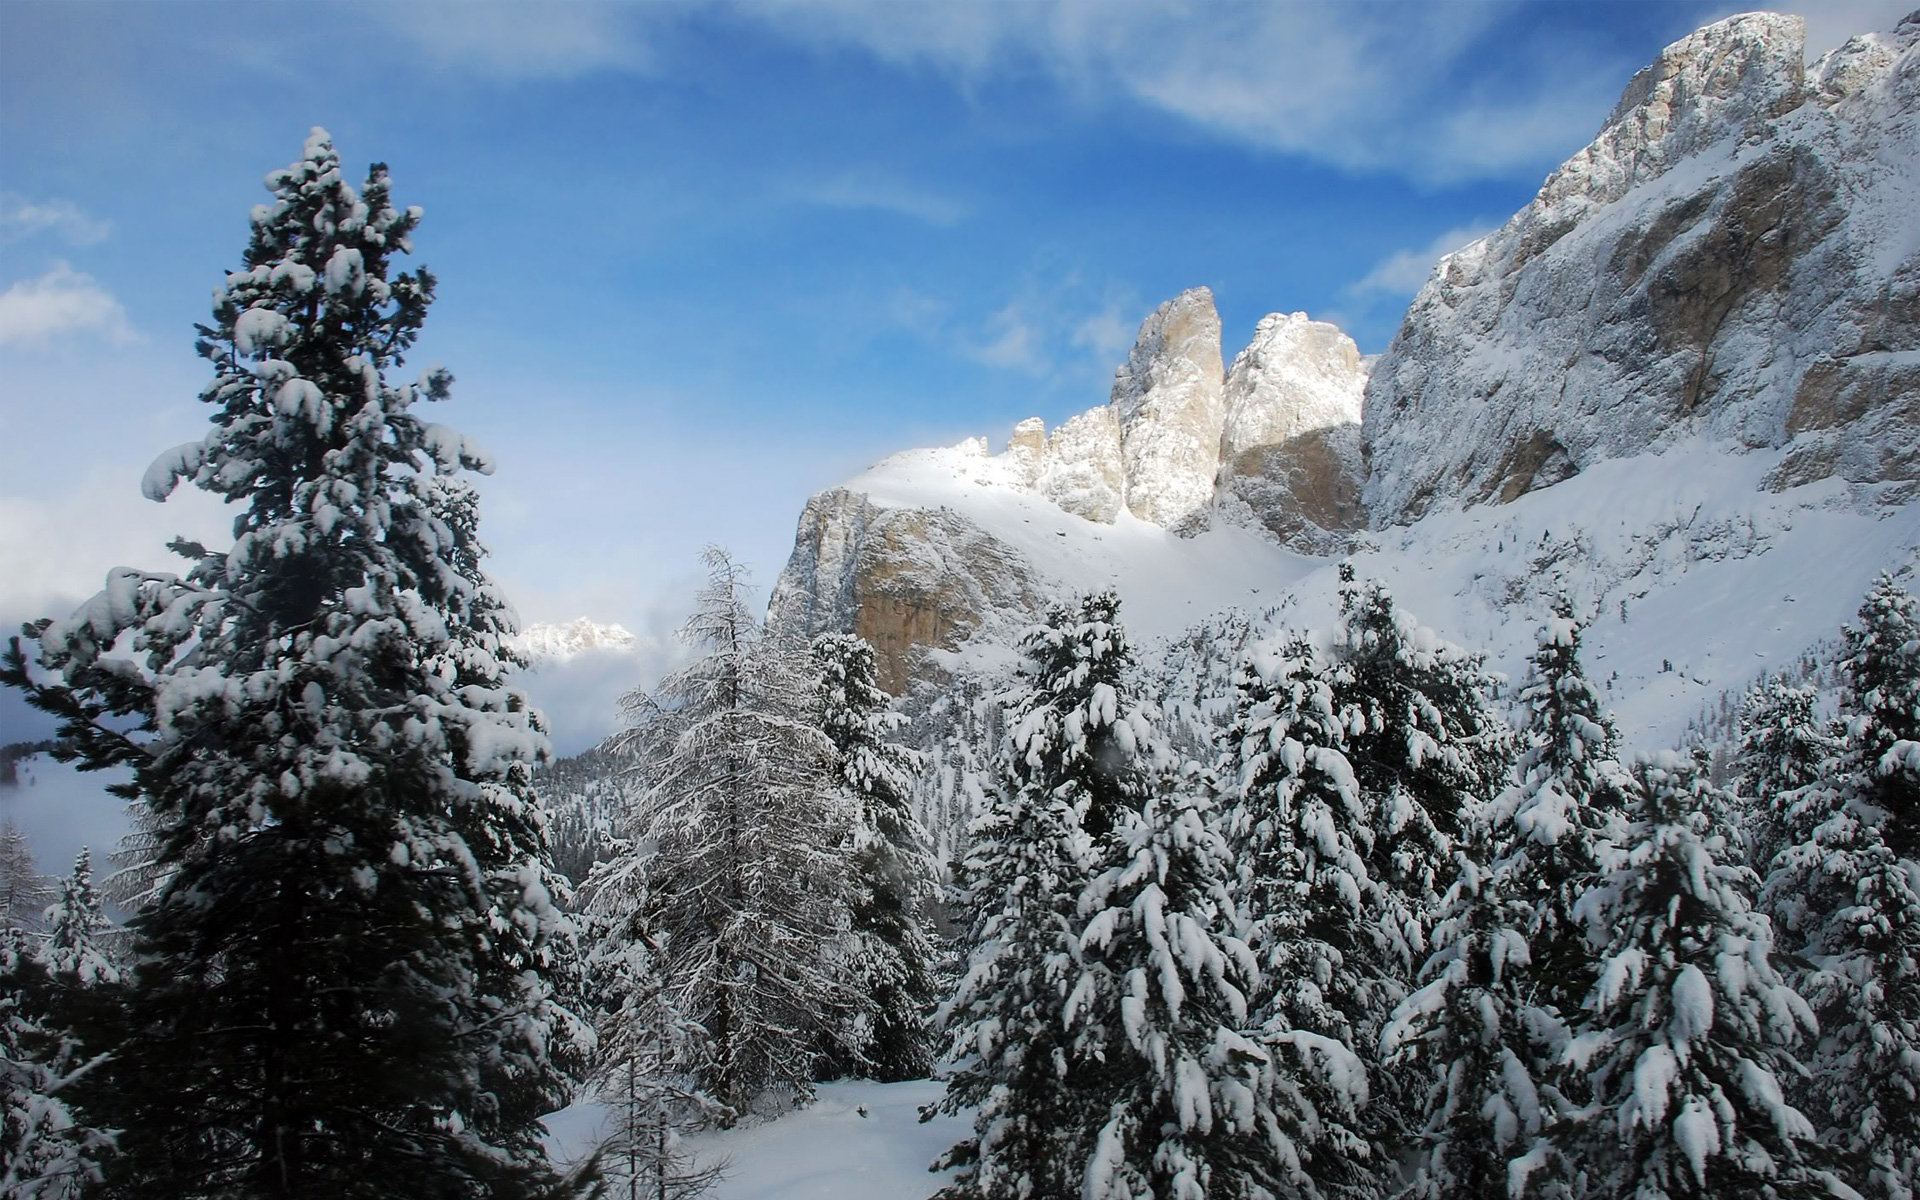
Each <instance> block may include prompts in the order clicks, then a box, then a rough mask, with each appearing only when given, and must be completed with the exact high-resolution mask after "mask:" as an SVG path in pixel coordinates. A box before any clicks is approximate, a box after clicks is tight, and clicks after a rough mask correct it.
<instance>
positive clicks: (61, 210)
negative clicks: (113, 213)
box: [0, 192, 113, 246]
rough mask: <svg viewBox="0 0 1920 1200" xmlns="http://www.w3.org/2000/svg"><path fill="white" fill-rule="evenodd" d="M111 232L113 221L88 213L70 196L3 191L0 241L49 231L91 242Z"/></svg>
mask: <svg viewBox="0 0 1920 1200" xmlns="http://www.w3.org/2000/svg"><path fill="white" fill-rule="evenodd" d="M112 232H113V225H112V223H111V222H109V221H102V220H99V219H98V218H95V217H90V216H88V215H87V214H86V213H84V212H82V211H81V210H80V206H79V205H77V204H75V203H73V201H71V200H29V199H27V198H26V197H25V196H17V195H15V194H13V193H12V192H0V242H14V241H20V240H22V239H25V238H30V237H37V236H40V235H42V234H46V235H50V236H53V237H57V238H59V239H60V240H61V241H64V242H66V243H67V244H68V245H70V246H92V245H95V244H97V243H99V242H104V241H106V240H107V235H108V234H110V233H112Z"/></svg>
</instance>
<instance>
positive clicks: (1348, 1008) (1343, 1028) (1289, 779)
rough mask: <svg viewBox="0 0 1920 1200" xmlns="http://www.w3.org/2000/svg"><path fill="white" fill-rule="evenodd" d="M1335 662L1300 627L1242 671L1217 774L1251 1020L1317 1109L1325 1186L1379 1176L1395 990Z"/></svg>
mask: <svg viewBox="0 0 1920 1200" xmlns="http://www.w3.org/2000/svg"><path fill="white" fill-rule="evenodd" d="M1330 674H1331V672H1330V671H1329V669H1328V666H1327V664H1326V663H1325V661H1324V660H1323V659H1322V658H1321V656H1320V655H1319V654H1318V652H1317V651H1315V650H1314V648H1313V647H1312V646H1311V645H1310V644H1309V643H1307V642H1306V641H1304V640H1299V639H1295V640H1292V641H1289V642H1286V643H1284V644H1283V645H1281V646H1279V647H1274V646H1272V645H1256V646H1255V647H1253V648H1252V649H1251V650H1250V651H1249V653H1248V656H1247V660H1246V662H1245V664H1244V665H1243V667H1242V669H1241V675H1240V682H1239V685H1238V687H1237V689H1236V700H1235V705H1236V716H1235V718H1234V722H1233V724H1232V725H1231V726H1230V727H1229V729H1228V732H1227V735H1226V741H1225V746H1224V752H1223V755H1222V763H1221V770H1220V775H1221V778H1222V780H1223V791H1224V792H1225V799H1224V801H1223V805H1222V809H1223V811H1222V814H1221V818H1220V819H1221V821H1222V823H1223V826H1224V828H1225V831H1226V837H1227V841H1228V846H1229V848H1230V850H1231V852H1232V858H1233V862H1234V863H1235V864H1236V867H1237V874H1238V878H1237V881H1236V882H1237V887H1236V889H1235V895H1236V898H1237V900H1238V902H1239V906H1240V909H1241V914H1242V917H1243V921H1244V934H1243V937H1244V939H1245V941H1246V943H1247V945H1248V946H1249V947H1250V949H1251V950H1252V952H1253V954H1254V956H1255V960H1256V964H1257V965H1258V967H1259V968H1260V972H1261V983H1260V985H1259V986H1258V987H1257V988H1256V989H1255V991H1254V994H1253V996H1252V997H1251V998H1250V999H1251V1004H1252V1011H1251V1017H1252V1020H1253V1023H1254V1025H1255V1026H1256V1027H1257V1028H1258V1029H1259V1030H1260V1035H1261V1037H1262V1039H1263V1040H1264V1041H1265V1042H1266V1043H1267V1044H1268V1045H1269V1046H1270V1047H1272V1048H1273V1055H1274V1058H1273V1061H1274V1067H1275V1070H1276V1071H1277V1072H1279V1073H1280V1074H1281V1075H1282V1076H1283V1078H1284V1079H1285V1081H1286V1083H1285V1086H1286V1087H1287V1088H1288V1090H1290V1091H1292V1092H1293V1093H1295V1094H1297V1095H1299V1096H1300V1097H1301V1100H1302V1103H1303V1104H1304V1105H1305V1106H1306V1107H1307V1109H1309V1110H1311V1111H1312V1112H1313V1114H1314V1121H1313V1123H1312V1136H1311V1137H1310V1138H1309V1139H1308V1143H1307V1145H1306V1146H1304V1147H1303V1148H1302V1149H1303V1153H1304V1155H1305V1157H1306V1160H1307V1172H1308V1174H1309V1176H1310V1177H1311V1178H1312V1179H1313V1180H1315V1181H1316V1186H1317V1188H1318V1190H1319V1192H1320V1194H1322V1195H1326V1196H1332V1197H1352V1198H1356V1200H1358V1198H1364V1197H1371V1196H1377V1195H1380V1194H1382V1193H1383V1192H1384V1190H1385V1189H1386V1188H1387V1186H1388V1173H1389V1171H1390V1170H1391V1167H1390V1166H1389V1163H1390V1161H1391V1160H1390V1158H1389V1155H1388V1151H1387V1148H1386V1146H1385V1144H1384V1142H1383V1139H1382V1136H1381V1130H1380V1128H1379V1126H1378V1123H1377V1115H1376V1113H1375V1111H1374V1110H1373V1108H1372V1106H1371V1104H1370V1103H1369V1102H1368V1101H1369V1097H1370V1091H1371V1089H1370V1086H1369V1081H1370V1079H1372V1078H1376V1077H1377V1076H1375V1073H1374V1070H1373V1068H1374V1066H1375V1065H1377V1062H1378V1055H1377V1054H1376V1053H1375V1047H1376V1046H1377V1045H1378V1040H1377V1032H1378V1025H1379V1022H1380V1020H1381V1018H1382V1016H1383V1015H1384V1014H1385V1013H1386V1012H1387V1011H1388V1010H1389V1009H1391V1008H1392V1007H1393V1005H1394V1003H1395V1002H1396V1001H1398V1000H1399V999H1400V998H1401V996H1402V994H1403V991H1402V989H1401V985H1400V982H1399V980H1400V972H1401V966H1400V963H1401V957H1402V954H1403V949H1402V946H1403V943H1402V942H1401V941H1400V939H1401V937H1402V934H1401V931H1400V928H1399V926H1400V922H1399V919H1398V918H1397V916H1396V915H1395V913H1394V910H1393V909H1392V908H1391V906H1390V904H1389V902H1388V899H1387V897H1386V896H1385V895H1384V889H1383V888H1382V887H1381V885H1380V884H1379V882H1378V881H1377V880H1375V879H1374V878H1373V876H1372V874H1371V873H1370V872H1369V870H1368V866H1367V860H1368V857H1369V851H1370V850H1371V848H1372V844H1373V838H1374V828H1373V824H1372V822H1371V820H1370V819H1369V817H1370V815H1371V814H1370V812H1369V810H1368V807H1367V803H1366V798H1365V797H1364V796H1363V795H1362V794H1361V791H1360V785H1359V782H1358V780H1357V779H1356V778H1355V775H1354V770H1353V767H1352V764H1351V763H1349V762H1348V760H1347V757H1346V754H1345V752H1344V751H1345V745H1346V729H1347V726H1346V723H1345V721H1344V720H1343V718H1342V715H1341V714H1340V713H1338V712H1337V711H1336V710H1335V707H1334V697H1333V684H1332V681H1331V679H1330Z"/></svg>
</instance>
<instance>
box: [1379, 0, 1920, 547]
mask: <svg viewBox="0 0 1920 1200" xmlns="http://www.w3.org/2000/svg"><path fill="white" fill-rule="evenodd" d="M1916 42H1920V20H1916V19H1915V18H1908V20H1907V22H1905V23H1903V24H1902V26H1901V28H1900V30H1899V31H1897V32H1896V33H1894V34H1892V35H1886V36H1883V37H1879V38H1869V39H1856V40H1855V42H1852V43H1849V45H1848V46H1847V47H1843V48H1842V49H1841V50H1840V51H1836V52H1835V54H1833V55H1830V56H1828V57H1827V58H1826V59H1823V60H1822V62H1821V63H1820V64H1819V65H1818V66H1817V67H1816V69H1815V71H1814V77H1813V81H1812V83H1811V84H1809V83H1808V81H1807V79H1806V76H1805V72H1804V69H1803V67H1802V63H1803V61H1804V48H1803V39H1802V23H1801V22H1800V20H1799V18H1796V17H1781V16H1774V15H1769V14H1751V15H1748V16H1742V17H1733V18H1729V19H1728V20H1725V21H1721V22H1719V23H1717V24H1714V25H1710V26H1708V27H1707V28H1705V29H1702V30H1700V31H1699V32H1698V33H1695V34H1693V35H1691V36H1690V37H1687V38H1684V39H1682V40H1681V41H1679V42H1676V43H1674V44H1673V45H1672V46H1670V47H1668V49H1667V51H1666V52H1665V53H1664V54H1663V55H1662V56H1661V58H1660V61H1659V62H1658V63H1656V64H1654V66H1652V67H1649V68H1648V69H1647V70H1645V71H1642V72H1641V73H1640V74H1639V75H1637V76H1635V78H1634V81H1633V82H1632V83H1631V84H1630V85H1629V86H1628V88H1627V91H1626V94H1625V95H1624V96H1623V97H1622V99H1621V103H1620V105H1619V107H1618V108H1616V109H1615V111H1614V113H1613V115H1612V116H1611V117H1610V118H1609V119H1608V122H1607V125H1606V127H1605V128H1604V129H1603V130H1602V131H1601V133H1600V135H1599V136H1598V137H1597V138H1595V140H1594V142H1593V144H1592V145H1590V146H1588V147H1587V148H1586V149H1585V150H1583V151H1581V152H1580V153H1579V154H1577V155H1575V156H1574V157H1573V158H1572V159H1571V160H1569V161H1568V162H1567V164H1566V165H1565V166H1563V167H1561V168H1560V169H1559V170H1558V171H1556V172H1554V174H1553V175H1552V176H1551V177H1550V178H1549V179H1548V180H1547V182H1546V184H1545V186H1543V187H1542V188H1541V190H1540V194H1539V195H1538V196H1537V197H1536V198H1535V200H1534V201H1533V202H1532V203H1531V204H1529V205H1528V206H1527V207H1526V208H1525V209H1524V210H1522V211H1521V212H1520V213H1519V214H1517V215H1516V216H1515V217H1514V218H1513V219H1512V220H1511V221H1509V222H1508V223H1507V224H1506V225H1505V226H1504V227H1502V228H1501V229H1500V230H1498V231H1497V232H1495V233H1493V234H1491V235H1489V236H1488V237H1487V238H1485V239H1483V240H1481V241H1480V242H1477V243H1475V244H1473V245H1471V246H1469V247H1467V248H1465V249H1464V250H1462V251H1460V252H1458V253H1456V254H1454V255H1451V256H1449V257H1448V258H1446V259H1444V260H1442V262H1441V263H1440V264H1439V265H1438V266H1437V267H1436V268H1435V270H1434V273H1433V275H1432V277H1431V278H1430V279H1429V280H1428V282H1427V284H1426V286H1425V287H1424V288H1422V289H1421V292H1420V294H1419V296H1418V297H1417V298H1416V299H1415V300H1414V303H1413V306H1412V308H1411V309H1410V310H1409V311H1408V314H1407V318H1406V320H1405V322H1404V323H1403V324H1402V326H1401V329H1400V332H1399V333H1398V335H1397V336H1396V337H1395V338H1394V341H1393V345H1392V346H1391V347H1390V348H1389V349H1388V351H1387V353H1386V355H1385V356H1384V357H1383V358H1382V360H1381V362H1380V363H1379V364H1378V366H1377V367H1376V368H1375V370H1374V372H1373V374H1372V377H1371V379H1370V380H1369V383H1368V386H1367V397H1366V407H1365V417H1364V435H1365V442H1366V447H1367V452H1368V455H1369V469H1370V476H1369V480H1368V483H1367V488H1366V501H1367V506H1368V509H1369V511H1370V515H1371V520H1372V522H1373V524H1374V525H1375V526H1384V525H1392V524H1404V523H1406V522H1409V521H1412V520H1415V519H1417V518H1418V517H1420V516H1421V515H1422V514H1424V513H1426V512H1429V511H1434V510H1436V509H1440V508H1448V507H1457V506H1460V505H1463V504H1475V503H1483V502H1499V501H1506V500H1511V499H1513V498H1514V497H1516V496H1519V495H1521V494H1524V493H1525V492H1527V491H1528V490H1530V489H1532V488H1536V487H1541V486H1545V485H1548V484H1551V483H1553V482H1556V481H1558V480H1560V479H1564V478H1566V477H1568V476H1569V475H1571V474H1573V473H1575V472H1578V471H1580V470H1582V469H1584V468H1585V467H1587V466H1590V465H1591V464H1592V463H1594V462H1596V461H1599V460H1601V459H1605V458H1611V457H1617V456H1620V455H1629V454H1637V453H1641V452H1644V451H1647V450H1651V449H1658V448H1661V447H1663V446H1665V445H1669V444H1671V443H1672V442H1674V441H1677V440H1679V439H1681V438H1685V437H1690V436H1695V435H1705V436H1707V437H1709V438H1713V439H1716V440H1720V441H1724V442H1727V443H1730V444H1732V445H1734V446H1737V447H1738V446H1744V447H1775V446H1781V445H1784V444H1787V443H1789V442H1792V443H1793V445H1792V447H1791V450H1790V452H1789V462H1788V465H1787V466H1786V467H1784V468H1783V469H1782V473H1781V474H1780V475H1779V476H1778V477H1777V479H1776V482H1778V483H1781V484H1786V483H1791V482H1804V481H1806V480H1808V479H1814V478H1820V477H1823V476H1825V475H1831V474H1840V475H1843V476H1845V477H1846V478H1848V479H1850V480H1853V481H1856V482H1873V481H1881V480H1890V479H1903V480H1904V479H1913V478H1915V477H1916V475H1920V413H1917V412H1916V409H1917V408H1920V401H1916V399H1915V394H1916V391H1920V237H1916V228H1917V227H1916V225H1915V221H1914V216H1913V212H1914V208H1913V197H1914V196H1916V195H1920V49H1916V45H1915V43H1916Z"/></svg>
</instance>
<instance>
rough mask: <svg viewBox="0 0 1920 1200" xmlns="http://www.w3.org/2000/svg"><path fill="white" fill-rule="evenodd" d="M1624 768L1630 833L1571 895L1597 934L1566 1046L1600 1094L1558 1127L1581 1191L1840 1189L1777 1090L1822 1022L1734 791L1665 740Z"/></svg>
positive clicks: (1659, 1196)
mask: <svg viewBox="0 0 1920 1200" xmlns="http://www.w3.org/2000/svg"><path fill="white" fill-rule="evenodd" d="M1633 776H1634V782H1635V792H1636V799H1635V803H1634V806H1633V808H1632V809H1631V810H1630V813H1629V816H1630V823H1629V825H1628V827H1627V830H1626V836H1625V840H1624V841H1623V843H1622V844H1621V846H1620V848H1619V852H1618V854H1617V856H1615V857H1614V861H1613V862H1612V863H1611V864H1610V865H1609V867H1608V869H1607V870H1606V872H1605V874H1604V875H1603V877H1602V879H1601V882H1600V884H1599V885H1598V886H1596V887H1595V888H1593V889H1592V890H1591V891H1589V892H1588V893H1587V894H1586V895H1585V896H1583V897H1582V898H1581V900H1580V902H1579V904H1578V906H1577V913H1578V915H1579V917H1580V918H1581V919H1582V920H1583V921H1584V922H1585V923H1586V925H1587V927H1588V930H1589V939H1590V941H1591V942H1592V944H1594V945H1595V946H1599V947H1603V950H1602V953H1601V958H1600V971H1599V978H1598V981H1597V982H1596V984H1595V986H1594V989H1593V993H1592V995H1591V996H1589V997H1588V999H1587V1004H1586V1012H1585V1014H1584V1019H1583V1021H1582V1025H1581V1028H1580V1031H1579V1033H1578V1034H1577V1035H1576V1037H1575V1038H1574V1040H1573V1043H1572V1045H1571V1046H1570V1047H1569V1050H1568V1056H1569V1059H1570V1060H1571V1061H1572V1062H1573V1063H1575V1064H1576V1065H1578V1066H1580V1067H1582V1068H1583V1069H1587V1070H1589V1071H1590V1072H1591V1082H1592V1088H1593V1104H1592V1106H1591V1108H1590V1109H1589V1110H1588V1111H1587V1112H1586V1114H1585V1120H1583V1121H1582V1122H1580V1123H1579V1124H1578V1125H1575V1126H1572V1127H1570V1128H1569V1129H1568V1130H1567V1132H1566V1134H1565V1137H1566V1139H1567V1150H1568V1153H1569V1154H1570V1156H1571V1157H1573V1158H1574V1159H1575V1160H1576V1161H1579V1162H1582V1163H1584V1164H1586V1167H1587V1172H1588V1194H1591V1195H1596V1196H1633V1197H1635V1198H1636V1200H1682V1198H1685V1200H1714V1198H1718V1197H1726V1198H1727V1200H1733V1198H1735V1197H1739V1198H1742V1200H1746V1198H1750V1197H1766V1196H1777V1197H1789V1196H1833V1197H1844V1196H1846V1195H1847V1194H1848V1193H1847V1191H1845V1190H1843V1188H1842V1187H1841V1186H1840V1185H1839V1184H1838V1181H1837V1180H1835V1179H1833V1177H1832V1176H1830V1175H1828V1174H1827V1173H1826V1172H1825V1171H1823V1170H1821V1169H1820V1167H1819V1166H1818V1165H1817V1163H1816V1161H1815V1160H1816V1159H1817V1158H1818V1156H1819V1153H1820V1152H1819V1149H1818V1147H1817V1146H1816V1144H1815V1140H1814V1128H1813V1125H1812V1124H1811V1123H1810V1122H1809V1121H1808V1120H1807V1118H1806V1117H1805V1116H1804V1115H1802V1114H1801V1113H1800V1112H1799V1111H1798V1110H1797V1109H1795V1108H1793V1107H1792V1106H1791V1105H1789V1104H1788V1103H1787V1101H1786V1099H1785V1096H1784V1091H1783V1088H1784V1084H1785V1081H1786V1080H1788V1079H1790V1078H1792V1077H1793V1076H1794V1075H1795V1074H1797V1073H1798V1072H1799V1070H1800V1067H1799V1064H1798V1063H1797V1062H1796V1061H1795V1059H1794V1057H1793V1053H1792V1048H1793V1046H1794V1045H1795V1044H1796V1043H1798V1042H1800V1041H1801V1040H1802V1039H1803V1038H1804V1037H1806V1036H1807V1035H1809V1034H1811V1033H1812V1032H1813V1031H1814V1029H1815V1021H1814V1018H1813V1014H1812V1012H1811V1011H1810V1010H1809V1009H1808V1007H1807V1005H1806V1003H1805V1001H1803V1000H1802V999H1801V997H1800V996H1799V995H1798V994H1797V993H1795V992H1794V991H1793V989H1792V988H1790V987H1789V986H1788V985H1787V984H1786V983H1785V982H1784V981H1783V980H1782V979H1781V977H1780V975H1779V973H1778V972H1777V971H1776V970H1775V969H1774V966H1773V963H1772V961H1771V959H1772V952H1773V939H1772V934H1771V931H1770V929H1769V926H1768V923H1767V921H1766V920H1765V918H1763V917H1760V916H1758V915H1757V914H1755V913H1754V912H1753V911H1752V910H1751V908H1750V902H1749V896H1750V894H1751V892H1752V890H1753V883H1754V880H1753V875H1752V872H1751V871H1749V870H1748V869H1747V868H1746V867H1745V866H1743V865H1741V863H1740V861H1739V853H1738V847H1737V844H1736V838H1735V835H1734V833H1733V827H1732V824H1731V819H1730V812H1729V799H1730V798H1729V797H1728V796H1727V795H1726V794H1725V793H1723V792H1721V791H1719V790H1718V789H1717V788H1715V787H1714V786H1713V785H1712V784H1711V783H1710V782H1709V781H1708V779H1707V774H1706V769H1705V765H1704V763H1702V762H1700V761H1698V760H1697V759H1694V758H1688V757H1684V756H1682V755H1679V754H1675V753H1671V752H1669V753H1665V754H1662V755H1659V756H1656V757H1654V758H1651V759H1648V760H1644V761H1642V762H1639V763H1637V764H1636V765H1635V766H1634V769H1633Z"/></svg>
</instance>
